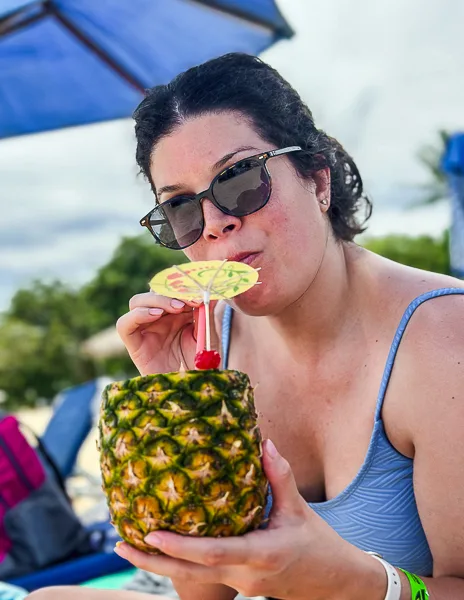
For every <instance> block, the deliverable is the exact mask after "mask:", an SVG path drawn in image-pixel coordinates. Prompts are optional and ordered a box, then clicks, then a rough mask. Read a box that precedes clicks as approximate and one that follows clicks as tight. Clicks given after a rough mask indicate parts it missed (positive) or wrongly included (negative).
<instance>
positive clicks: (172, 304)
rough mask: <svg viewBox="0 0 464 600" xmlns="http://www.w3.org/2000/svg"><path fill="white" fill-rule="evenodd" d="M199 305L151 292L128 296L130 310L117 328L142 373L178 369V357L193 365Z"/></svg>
mask: <svg viewBox="0 0 464 600" xmlns="http://www.w3.org/2000/svg"><path fill="white" fill-rule="evenodd" d="M214 304H215V303H211V305H212V306H214ZM198 306H199V303H195V302H183V301H181V300H176V299H173V298H167V297H166V296H160V295H158V294H155V293H153V292H147V293H144V294H137V295H136V296H133V297H132V298H131V299H130V302H129V312H128V313H126V314H125V315H123V316H122V317H121V318H120V319H119V320H118V322H117V324H116V328H117V330H118V333H119V335H120V337H121V339H122V341H123V342H124V344H125V346H126V348H127V351H128V352H129V355H130V357H131V359H132V361H133V362H134V364H135V366H136V367H137V369H138V370H139V372H140V374H141V375H150V374H152V373H170V372H172V371H178V370H179V365H180V362H181V360H182V361H183V362H184V365H185V368H186V369H188V368H193V361H194V357H195V348H196V341H195V339H196V331H195V324H194V320H195V321H197V319H196V316H195V314H196V313H197V310H195V308H198ZM213 321H214V320H213V319H211V322H212V324H213ZM181 344H182V346H181ZM182 355H183V356H182ZM185 363H187V364H185Z"/></svg>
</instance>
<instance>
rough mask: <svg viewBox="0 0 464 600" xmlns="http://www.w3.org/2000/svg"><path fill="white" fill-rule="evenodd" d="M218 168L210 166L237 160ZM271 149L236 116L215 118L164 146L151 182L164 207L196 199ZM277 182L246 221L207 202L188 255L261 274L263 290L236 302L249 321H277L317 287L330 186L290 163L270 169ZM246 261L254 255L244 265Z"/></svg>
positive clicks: (183, 129)
mask: <svg viewBox="0 0 464 600" xmlns="http://www.w3.org/2000/svg"><path fill="white" fill-rule="evenodd" d="M244 147H246V148H248V149H246V150H243V149H241V150H239V151H238V152H237V153H236V154H234V156H232V157H230V159H229V160H228V161H227V162H226V163H225V164H224V165H223V166H221V167H220V168H218V169H214V168H213V165H214V164H215V163H217V162H218V161H219V160H220V159H222V158H223V157H225V156H226V155H229V154H231V153H233V152H235V151H236V150H237V149H240V148H244ZM272 149H274V148H273V147H272V145H270V144H269V143H268V142H265V141H263V140H262V139H261V138H260V136H259V135H258V134H257V133H255V131H254V130H253V129H252V128H251V127H250V125H249V123H248V122H247V120H246V119H245V118H244V117H243V116H242V115H240V114H237V113H231V112H228V113H213V114H210V115H205V116H200V117H196V118H194V119H190V120H188V121H186V122H185V123H183V124H182V125H180V126H179V127H177V128H176V129H175V130H174V132H173V133H172V134H171V135H169V136H167V137H164V138H162V139H161V141H160V142H159V143H158V144H157V146H156V147H155V149H154V151H153V153H152V163H151V170H150V172H151V176H152V179H153V182H154V184H155V186H156V189H157V190H160V189H161V188H163V187H165V186H172V185H177V186H179V189H178V191H176V192H171V193H168V192H163V193H162V194H161V195H159V201H160V202H161V203H162V202H165V201H166V200H169V198H172V197H174V196H177V195H179V194H197V193H199V192H201V191H202V190H205V189H207V188H208V187H209V185H210V183H211V181H212V179H213V178H214V176H215V175H217V173H218V172H220V171H222V170H223V169H224V168H226V167H227V166H230V165H232V164H234V163H235V162H237V161H238V160H240V159H243V158H246V157H248V156H253V155H255V154H258V153H261V152H265V151H268V150H272ZM267 167H268V170H269V172H270V174H271V178H272V194H271V197H270V199H269V202H268V203H267V204H266V206H264V208H262V209H261V210H259V211H258V212H256V213H254V214H252V215H248V216H245V217H241V218H238V217H233V216H230V215H226V214H223V213H222V212H221V211H220V210H219V209H217V208H216V207H215V206H214V205H213V204H212V203H211V202H210V201H209V200H208V199H205V200H203V202H202V207H203V214H204V219H205V228H204V231H203V235H202V237H201V238H200V239H199V240H198V241H197V242H196V243H195V244H194V245H192V246H190V247H189V248H186V249H185V253H186V255H187V256H188V258H189V259H190V260H194V261H195V260H217V259H221V260H222V259H226V258H228V259H232V258H233V257H237V256H239V257H240V256H241V257H243V259H242V260H244V261H245V262H248V263H249V264H250V265H251V266H253V267H255V268H257V267H261V270H260V277H259V279H260V281H262V284H261V285H258V286H255V287H254V288H252V289H251V290H249V291H248V292H246V293H244V294H241V295H240V296H238V297H237V298H236V299H234V300H233V304H234V306H235V307H236V308H238V309H239V310H241V311H242V312H244V313H246V314H250V315H255V316H258V315H271V314H278V313H280V312H281V311H282V310H285V308H288V307H289V306H290V305H291V304H293V303H294V302H295V301H296V300H297V299H298V298H300V297H301V296H302V295H303V294H304V293H305V291H306V290H307V289H308V286H309V285H310V284H311V282H312V281H313V279H314V277H315V275H316V272H317V269H318V267H319V265H320V263H321V260H322V257H323V255H324V251H325V246H326V241H327V235H328V226H329V223H328V220H327V216H326V215H325V214H324V213H325V212H326V210H327V205H323V204H321V202H320V201H321V200H323V199H326V200H327V202H329V197H328V194H329V189H330V182H329V180H328V174H327V172H326V171H320V172H319V173H318V174H317V176H316V177H315V181H303V180H302V179H300V178H299V177H298V176H297V174H296V172H295V170H294V168H293V167H292V166H291V164H290V162H289V160H288V158H287V157H286V155H283V156H278V157H274V158H271V159H270V160H269V161H268V162H267ZM246 255H251V256H248V258H246Z"/></svg>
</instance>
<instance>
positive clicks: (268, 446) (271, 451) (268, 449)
mask: <svg viewBox="0 0 464 600" xmlns="http://www.w3.org/2000/svg"><path fill="white" fill-rule="evenodd" d="M266 452H267V453H268V455H269V456H270V457H271V458H275V457H276V456H277V448H276V447H275V446H274V444H273V443H272V442H271V440H266Z"/></svg>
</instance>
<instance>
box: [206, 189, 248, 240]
mask: <svg viewBox="0 0 464 600" xmlns="http://www.w3.org/2000/svg"><path fill="white" fill-rule="evenodd" d="M202 208H203V216H204V219H205V228H204V230H203V237H204V238H205V240H207V241H213V240H218V239H220V238H223V237H225V236H226V235H230V234H231V233H232V232H233V231H238V230H239V229H240V228H241V226H242V221H241V220H240V218H239V217H233V216H231V215H226V214H225V213H223V212H222V211H220V210H219V209H218V208H216V207H215V206H214V204H213V203H212V202H211V200H208V199H207V198H205V199H204V200H203V202H202Z"/></svg>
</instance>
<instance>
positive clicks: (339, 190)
mask: <svg viewBox="0 0 464 600" xmlns="http://www.w3.org/2000/svg"><path fill="white" fill-rule="evenodd" d="M221 111H236V112H239V113H241V114H243V115H244V116H245V117H246V118H247V119H248V120H249V122H250V125H251V126H252V127H253V129H254V130H255V131H256V132H257V133H258V135H259V136H260V137H261V138H262V139H263V140H265V141H267V142H269V143H270V144H272V145H274V146H275V147H277V148H282V147H285V146H295V145H298V146H301V148H302V149H303V151H302V152H294V153H291V154H289V155H288V159H289V160H290V161H291V163H292V164H293V166H294V168H295V169H296V171H297V173H298V174H299V175H300V177H302V178H304V179H308V178H310V177H311V174H312V173H314V172H315V171H316V170H318V169H323V168H326V167H328V168H329V169H330V173H331V202H330V208H329V211H328V214H329V218H330V221H331V224H332V228H333V231H334V234H335V236H336V237H337V239H340V240H346V241H351V240H352V239H353V238H354V236H355V235H357V234H358V233H361V232H362V231H364V230H365V228H364V227H363V225H364V223H365V222H366V221H367V219H368V218H369V217H370V215H371V212H372V205H371V202H370V200H369V199H368V198H367V196H366V194H365V193H364V191H363V183H362V179H361V176H360V174H359V171H358V168H357V167H356V165H355V163H354V161H353V159H352V158H351V156H350V155H349V154H348V153H347V152H346V151H345V150H344V149H343V147H342V146H341V144H340V143H339V142H337V140H335V139H334V138H332V137H330V136H328V135H327V134H326V133H325V132H324V131H321V130H320V129H317V128H316V126H315V125H314V119H313V116H312V114H311V111H310V110H309V108H308V107H307V106H306V105H305V103H304V102H303V101H302V100H301V98H300V96H299V95H298V93H297V92H296V91H295V90H294V89H293V88H292V87H291V85H290V84H289V83H288V82H287V81H286V80H285V79H283V77H281V75H279V73H278V72H277V71H276V70H275V69H273V68H272V67H270V66H269V65H268V64H266V63H264V62H263V61H262V60H260V59H259V58H257V57H255V56H251V55H248V54H242V53H231V54H225V55H224V56H220V57H219V58H215V59H212V60H209V61H207V62H205V63H203V64H201V65H198V66H196V67H192V68H191V69H188V70H187V71H185V72H183V73H181V74H180V75H177V77H175V78H174V79H173V80H172V81H171V82H170V83H168V84H167V85H158V86H156V87H154V88H152V89H150V90H148V92H147V95H146V97H145V98H144V100H142V102H141V103H140V104H139V106H138V107H137V109H136V110H135V112H134V115H133V117H134V120H135V135H136V138H137V150H136V160H137V164H138V165H139V167H140V171H141V173H143V175H145V177H146V178H147V179H148V180H149V182H150V184H151V187H152V190H153V192H154V193H155V194H156V189H155V185H154V182H153V181H152V178H151V176H150V162H151V156H152V152H153V149H154V147H155V145H156V144H157V142H158V141H159V140H160V139H161V138H162V137H164V136H166V135H169V134H170V133H171V132H172V131H173V130H174V129H175V128H176V127H177V126H178V125H180V124H181V123H183V122H184V121H185V120H186V119H188V118H190V117H196V116H199V115H203V114H207V113H211V112H221ZM363 207H364V209H365V211H366V212H365V216H364V219H362V222H360V221H358V218H357V215H358V212H359V211H360V210H361V208H363Z"/></svg>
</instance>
